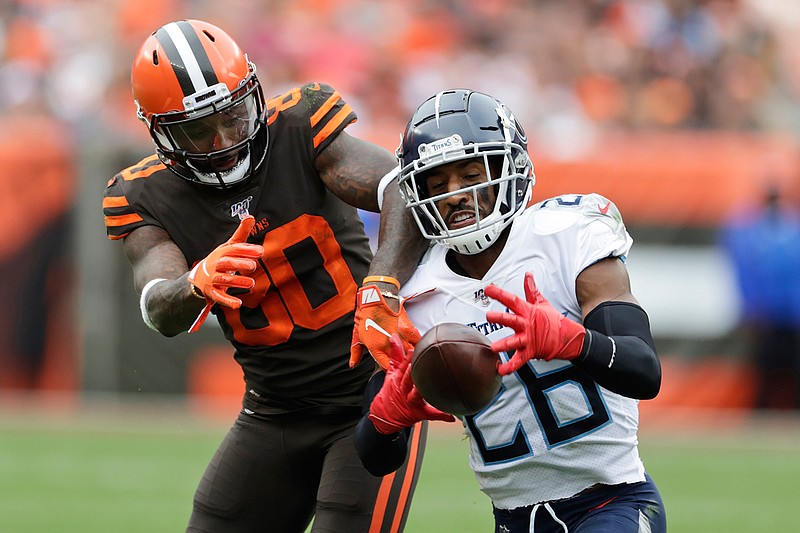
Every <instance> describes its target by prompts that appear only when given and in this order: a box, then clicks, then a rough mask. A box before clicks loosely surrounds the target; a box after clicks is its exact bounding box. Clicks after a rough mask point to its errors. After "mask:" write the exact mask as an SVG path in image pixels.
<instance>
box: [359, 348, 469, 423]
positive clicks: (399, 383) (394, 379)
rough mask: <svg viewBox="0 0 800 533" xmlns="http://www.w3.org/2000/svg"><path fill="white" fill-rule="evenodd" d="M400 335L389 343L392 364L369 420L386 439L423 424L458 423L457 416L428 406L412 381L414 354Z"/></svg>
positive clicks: (373, 401) (374, 401)
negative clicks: (412, 357)
mask: <svg viewBox="0 0 800 533" xmlns="http://www.w3.org/2000/svg"><path fill="white" fill-rule="evenodd" d="M403 346H404V342H403V340H402V339H401V338H400V336H399V335H397V334H396V333H395V334H394V335H392V336H391V338H390V339H389V349H390V354H391V364H390V365H389V367H388V368H387V369H386V378H385V380H384V382H383V387H381V390H380V391H379V392H378V394H377V395H376V396H375V398H373V400H372V404H371V405H370V406H369V419H370V421H371V422H372V425H374V426H375V429H377V430H378V432H379V433H382V434H383V435H390V434H392V433H397V432H398V431H401V430H403V429H405V428H408V427H411V426H413V425H414V424H416V423H417V422H419V421H421V420H441V421H443V422H455V420H456V419H455V417H454V416H453V415H450V414H447V413H444V412H442V411H440V410H438V409H436V408H435V407H433V406H432V405H430V404H428V403H427V402H426V401H425V399H424V398H423V397H422V394H421V393H420V392H419V390H417V388H416V387H415V386H414V382H413V381H412V380H411V364H410V362H411V354H413V353H414V349H413V348H410V349H408V350H405V349H404V348H403Z"/></svg>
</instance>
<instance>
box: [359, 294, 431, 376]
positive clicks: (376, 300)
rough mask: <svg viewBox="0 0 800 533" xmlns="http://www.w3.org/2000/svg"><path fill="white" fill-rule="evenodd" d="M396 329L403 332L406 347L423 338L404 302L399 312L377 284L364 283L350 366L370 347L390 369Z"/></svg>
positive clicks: (377, 358)
mask: <svg viewBox="0 0 800 533" xmlns="http://www.w3.org/2000/svg"><path fill="white" fill-rule="evenodd" d="M395 333H397V334H398V335H399V336H400V340H401V342H402V344H403V349H405V350H408V349H409V348H413V347H414V346H416V345H417V342H419V339H420V334H419V331H417V328H415V327H414V324H412V323H411V320H409V318H408V315H407V314H406V311H405V309H403V304H402V302H401V303H400V310H399V311H398V312H396V313H395V312H394V311H392V310H391V308H389V306H388V305H387V304H386V300H385V299H384V298H383V295H382V294H381V291H380V289H378V286H377V285H364V286H363V287H361V288H360V289H358V295H357V296H356V316H355V325H354V327H353V340H352V342H351V343H350V368H353V367H354V366H356V365H357V364H358V363H359V361H361V356H362V355H363V353H364V349H365V348H366V349H367V350H369V353H370V354H372V357H373V358H374V359H375V361H377V362H378V364H379V365H380V366H381V368H383V369H384V370H386V369H388V368H389V364H390V362H391V357H390V355H389V353H390V352H389V350H390V347H389V337H391V336H392V335H393V334H395Z"/></svg>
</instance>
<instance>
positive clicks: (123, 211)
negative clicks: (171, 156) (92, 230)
mask: <svg viewBox="0 0 800 533" xmlns="http://www.w3.org/2000/svg"><path fill="white" fill-rule="evenodd" d="M163 168H164V165H163V164H161V163H160V162H159V161H158V158H157V157H155V156H152V157H149V158H147V159H144V160H142V161H140V162H139V163H137V164H136V165H134V166H132V167H129V168H126V169H125V170H123V171H122V172H120V173H119V174H117V175H116V176H114V177H113V178H111V179H110V180H109V181H108V184H107V185H106V190H105V194H104V196H103V218H104V220H105V226H106V235H108V238H109V239H111V240H118V239H123V238H125V237H126V236H127V235H128V234H129V233H130V232H132V231H133V230H135V229H136V228H139V227H141V226H146V225H148V224H149V223H148V222H146V221H145V220H144V219H143V218H142V216H141V215H140V214H139V213H137V212H136V211H135V210H134V208H133V206H131V205H130V202H129V201H128V197H127V196H126V195H125V190H124V188H123V185H122V184H123V183H124V182H126V181H130V180H135V179H139V178H145V177H147V176H149V175H151V174H152V173H153V172H155V171H157V170H160V169H163Z"/></svg>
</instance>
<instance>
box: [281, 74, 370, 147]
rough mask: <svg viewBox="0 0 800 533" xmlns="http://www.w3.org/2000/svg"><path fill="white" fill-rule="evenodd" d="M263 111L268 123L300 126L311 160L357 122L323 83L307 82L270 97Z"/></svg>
mask: <svg viewBox="0 0 800 533" xmlns="http://www.w3.org/2000/svg"><path fill="white" fill-rule="evenodd" d="M267 110H268V115H269V118H268V119H267V122H268V123H269V124H271V123H272V122H274V121H275V120H278V119H279V120H283V121H290V122H291V123H292V124H294V126H295V127H297V126H300V127H304V128H305V130H306V131H308V132H309V133H308V134H309V136H310V138H309V144H310V147H311V150H312V153H313V156H314V157H316V156H317V154H318V153H319V152H321V151H322V150H324V149H325V147H326V146H328V144H330V143H331V141H332V140H333V139H335V138H336V136H337V135H339V133H341V132H342V131H344V129H345V128H346V127H347V126H349V125H350V124H352V123H353V122H355V121H356V120H357V119H358V117H357V116H356V113H355V111H353V108H352V107H350V104H348V103H347V102H345V101H344V99H342V97H341V95H340V94H339V92H338V91H336V90H334V88H333V87H331V86H330V85H326V84H324V83H307V84H305V85H303V86H302V87H295V88H294V89H292V90H290V91H288V92H286V93H284V94H282V95H280V96H277V97H275V98H271V99H270V100H269V101H268V102H267ZM279 117H280V118H279Z"/></svg>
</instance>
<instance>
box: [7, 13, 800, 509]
mask: <svg viewBox="0 0 800 533" xmlns="http://www.w3.org/2000/svg"><path fill="white" fill-rule="evenodd" d="M176 18H201V19H206V20H209V21H212V22H214V23H215V24H217V25H219V26H220V27H222V28H224V29H226V30H227V31H229V32H230V33H231V35H232V36H234V38H235V39H237V40H238V41H239V42H240V44H241V45H242V47H243V48H244V49H245V50H246V51H247V52H248V54H249V56H250V58H251V59H252V60H253V61H254V62H255V63H256V64H257V66H258V69H259V70H258V73H259V77H260V79H261V80H262V83H263V84H264V86H265V89H266V93H267V96H271V95H276V94H279V93H281V92H283V91H284V90H286V89H288V88H290V87H292V86H294V85H296V84H298V83H302V82H305V81H323V82H326V83H329V84H331V85H333V86H334V87H335V88H336V89H337V90H338V91H339V92H340V93H341V94H342V96H343V97H344V98H345V99H346V100H347V101H348V102H349V103H350V104H351V105H352V106H353V108H354V109H355V110H356V112H357V113H358V114H359V121H358V122H357V123H356V124H354V125H353V126H352V127H351V128H350V130H349V131H351V133H353V134H355V135H358V136H360V137H363V138H367V139H370V140H372V141H374V142H376V143H378V144H381V145H383V146H385V147H386V148H388V149H390V150H393V149H394V148H395V147H396V145H397V142H398V140H399V133H400V132H401V131H402V128H403V126H404V123H405V120H406V119H407V117H408V116H409V115H410V113H411V112H412V111H413V109H414V107H415V106H416V105H417V104H418V103H419V102H421V101H422V100H423V99H424V98H425V97H427V96H429V95H430V94H432V93H433V92H435V91H437V90H440V89H444V88H449V87H470V88H474V89H477V90H482V91H486V92H489V93H491V94H493V95H496V96H497V97H499V98H500V99H502V100H503V101H505V102H506V103H507V104H508V105H509V106H510V107H511V108H512V109H513V110H514V111H515V113H516V114H517V115H518V116H519V119H520V122H521V123H522V124H523V125H525V126H526V128H527V133H528V136H529V139H530V143H529V149H530V152H531V156H532V158H533V160H534V164H535V168H536V174H537V184H536V187H535V189H534V194H535V196H536V197H537V198H539V199H543V198H546V197H548V196H551V195H554V194H560V193H567V192H578V193H579V192H589V191H596V192H600V193H602V194H604V195H606V196H608V197H609V198H611V199H612V200H614V201H615V202H616V203H617V205H618V206H619V208H620V210H621V211H622V213H623V216H624V218H625V221H626V223H627V225H628V228H629V231H630V233H631V234H632V236H633V238H634V240H635V246H634V249H633V252H632V254H631V256H630V258H629V263H628V265H629V270H630V272H631V278H632V283H633V290H634V293H635V294H636V295H637V296H638V297H639V299H640V301H641V302H642V304H643V305H644V307H645V308H646V309H648V311H649V313H650V317H651V322H652V325H653V331H654V334H655V336H656V342H657V344H658V346H659V350H660V353H661V355H662V359H663V362H664V386H663V389H662V393H661V394H660V396H659V398H657V399H656V400H654V401H651V402H643V403H642V406H641V407H642V413H643V430H644V431H647V430H648V429H649V428H650V427H653V428H654V429H653V430H654V431H655V430H656V429H658V431H662V432H667V433H671V432H672V431H673V430H675V431H678V430H680V431H687V432H689V434H694V433H691V432H693V431H698V430H699V431H701V432H702V431H703V430H704V429H705V430H706V431H708V432H709V433H713V432H715V431H717V429H715V428H718V425H714V426H713V427H712V429H708V427H709V426H708V425H709V423H710V422H712V421H714V422H720V421H721V422H724V424H726V427H729V426H732V427H741V426H743V425H747V424H749V423H750V421H752V420H753V419H754V417H752V416H751V412H750V410H749V409H750V407H751V406H752V402H753V392H754V390H753V377H752V376H753V373H752V372H753V371H752V368H751V365H752V361H751V359H750V358H749V350H748V348H749V344H748V338H747V336H746V331H745V330H744V329H743V328H741V327H739V326H740V318H741V304H740V300H739V297H738V294H737V292H736V286H735V282H734V277H733V273H732V271H731V266H730V264H729V263H728V261H727V259H726V256H725V255H724V254H723V253H722V251H721V249H720V247H719V245H718V235H719V230H720V229H721V228H722V226H723V225H724V224H725V223H726V221H727V220H728V218H729V217H730V216H732V215H734V214H735V213H737V212H741V211H743V210H746V209H749V206H751V205H752V204H753V203H757V202H758V201H759V200H760V198H761V197H762V196H763V192H764V190H765V187H766V186H769V185H779V186H780V187H782V188H783V189H784V191H785V192H786V194H787V199H788V200H789V201H791V202H794V203H796V204H798V205H800V194H799V193H800V158H798V155H800V152H798V140H800V138H799V135H800V105H798V104H800V31H798V30H800V4H798V3H797V2H795V1H794V0H707V1H700V0H695V1H688V0H586V1H578V0H551V1H546V0H528V1H522V0H467V1H455V0H453V1H444V0H442V1H434V0H428V1H425V0H387V1H380V2H376V1H368V0H295V1H292V2H289V1H282V0H281V1H278V0H273V1H262V2H252V1H246V0H228V1H226V2H212V1H205V0H192V1H190V0H138V1H123V0H110V1H100V0H61V1H59V0H17V1H12V0H4V1H3V2H0V125H2V127H1V128H0V276H2V278H1V279H2V284H1V285H0V301H2V303H3V305H2V306H0V418H3V419H5V418H4V417H7V416H12V417H13V416H16V415H15V414H14V413H16V412H17V410H19V409H23V410H25V409H26V408H29V407H30V406H31V405H34V406H36V409H37V411H43V412H50V411H52V410H55V411H56V412H58V413H60V415H62V416H67V417H68V416H78V415H80V416H83V415H84V414H85V413H86V412H87V410H88V411H89V412H91V406H94V405H97V404H98V403H99V404H100V405H105V406H106V407H108V406H118V405H122V404H125V405H127V404H128V403H129V402H130V401H131V400H134V401H138V402H139V404H141V403H142V402H144V404H145V405H152V404H153V403H155V404H158V405H170V406H172V407H174V406H175V405H178V406H179V408H180V409H183V410H188V412H190V413H191V414H192V415H193V416H194V415H197V416H201V417H208V418H209V419H210V420H213V421H215V423H219V421H227V420H228V419H230V418H231V416H232V415H231V414H232V413H233V412H235V410H236V404H237V401H238V398H237V395H238V392H239V388H240V387H241V376H240V374H239V373H238V370H237V367H236V366H235V364H234V363H233V361H232V359H231V358H230V356H229V354H228V349H227V347H226V346H225V345H224V341H223V339H222V337H221V334H220V332H219V330H218V329H217V328H215V327H214V326H210V325H207V326H204V328H203V329H202V330H201V331H200V332H199V333H198V334H196V335H192V336H188V335H182V336H180V337H178V338H176V339H164V338H161V337H160V336H159V335H158V334H156V333H154V332H152V331H150V330H148V329H147V328H146V327H145V326H144V325H143V324H142V321H141V319H140V316H139V312H138V302H137V297H136V294H135V292H134V290H133V284H132V280H131V275H130V268H129V266H128V264H127V262H126V260H125V258H124V255H123V254H122V250H121V247H120V246H119V244H118V243H111V242H110V241H108V240H107V239H106V237H105V232H104V227H103V221H102V213H101V210H100V203H101V198H102V192H103V188H104V185H105V182H106V181H107V180H108V179H109V178H110V177H111V176H113V175H114V174H115V173H116V172H117V171H119V170H120V169H122V168H123V167H125V166H127V165H129V164H131V163H133V162H136V161H138V160H139V159H140V158H141V157H143V156H145V155H147V154H148V153H150V152H151V150H152V146H151V143H150V139H149V137H148V136H147V132H146V130H145V128H144V127H143V126H142V125H141V124H140V123H138V122H137V121H136V119H135V114H134V112H135V108H134V105H133V102H132V101H131V97H130V88H129V75H130V72H129V69H130V63H131V59H132V57H133V54H134V52H135V50H136V48H137V47H138V46H139V44H140V43H141V42H142V40H143V39H144V37H145V36H146V35H147V34H148V33H150V32H151V31H153V30H154V29H155V28H157V27H158V26H160V25H161V24H163V23H164V22H165V21H168V20H172V19H176ZM364 220H365V224H366V225H367V228H368V229H370V230H372V229H373V228H374V224H375V219H374V217H371V216H369V215H367V214H365V215H364ZM798 283H800V281H799V282H798ZM135 410H136V409H134V411H135ZM154 411H158V409H155V410H148V409H144V412H146V413H151V414H152V413H153V412H154ZM123 412H128V411H123ZM760 419H763V417H761V418H760ZM779 422H780V423H779V424H778V426H780V427H796V425H797V417H796V415H795V414H794V413H791V414H790V415H789V416H788V417H785V418H784V417H781V418H779ZM656 426H657V428H656ZM0 427H3V426H2V425H0ZM759 427H761V426H759ZM646 434H647V433H645V435H646ZM645 444H646V442H645ZM794 453H795V454H796V453H797V451H796V450H795V452H794ZM795 457H796V455H795ZM204 464H205V461H204V460H202V459H201V460H198V461H197V470H198V473H199V469H200V468H202V466H203V465H204ZM464 468H465V469H466V463H464ZM669 503H670V502H669V501H667V504H668V505H669Z"/></svg>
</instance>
